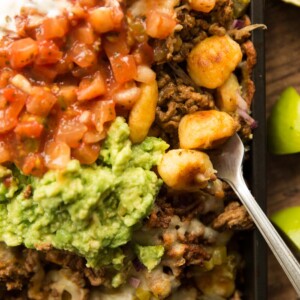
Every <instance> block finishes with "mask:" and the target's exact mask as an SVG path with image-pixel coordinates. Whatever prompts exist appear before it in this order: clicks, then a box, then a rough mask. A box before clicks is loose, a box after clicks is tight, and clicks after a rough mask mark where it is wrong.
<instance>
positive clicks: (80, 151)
mask: <svg viewBox="0 0 300 300" xmlns="http://www.w3.org/2000/svg"><path fill="white" fill-rule="evenodd" d="M99 152H100V145H99V144H85V143H81V144H80V146H79V147H78V148H75V149H72V157H74V158H75V159H78V160H79V161H80V163H82V164H87V165H89V164H92V163H94V162H95V161H96V160H97V158H98V157H99Z"/></svg>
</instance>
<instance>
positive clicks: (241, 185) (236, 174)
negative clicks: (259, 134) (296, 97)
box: [210, 134, 300, 296]
mask: <svg viewBox="0 0 300 300" xmlns="http://www.w3.org/2000/svg"><path fill="white" fill-rule="evenodd" d="M244 152H245V149H244V145H243V143H242V141H241V139H240V138H239V136H238V135H237V134H235V135H234V136H232V137H231V138H230V139H229V140H228V141H227V142H226V143H225V144H224V145H223V146H221V147H220V148H219V149H217V150H216V151H212V152H211V154H210V158H211V161H212V163H213V166H214V168H215V169H216V170H217V176H218V177H219V178H220V179H223V180H224V181H226V182H227V183H228V184H229V185H230V186H231V187H232V189H233V190H234V191H235V193H236V194H237V196H238V197H239V198H240V200H241V202H242V203H243V205H244V206H245V208H246V209H247V211H248V213H249V215H250V216H251V217H252V219H253V221H254V223H255V225H256V227H257V228H258V229H259V231H260V232H261V234H262V236H263V237H264V239H265V241H266V242H267V244H268V245H269V247H270V249H271V250H272V252H273V253H274V255H275V257H276V258H277V260H278V262H279V263H280V265H281V267H282V269H283V270H284V272H285V273H286V275H287V277H288V278H289V280H290V282H291V283H292V285H293V287H294V288H295V290H296V292H297V294H298V296H300V264H299V262H298V261H297V259H296V258H295V256H294V255H293V254H292V252H291V251H290V249H289V248H288V247H287V245H286V244H285V242H284V241H283V240H282V238H281V237H280V235H279V234H278V233H277V231H276V229H275V228H274V226H273V225H272V223H271V222H270V221H269V219H268V217H267V216H266V215H265V213H264V212H263V211H262V209H261V208H260V206H259V205H258V204H257V202H256V201H255V199H254V197H253V196H252V194H251V192H250V191H249V189H248V187H247V185H246V183H245V180H244V177H243V173H242V162H243V157H244Z"/></svg>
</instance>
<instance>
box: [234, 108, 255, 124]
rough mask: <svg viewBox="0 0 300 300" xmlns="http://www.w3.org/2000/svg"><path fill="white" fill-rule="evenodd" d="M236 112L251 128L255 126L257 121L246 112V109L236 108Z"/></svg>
mask: <svg viewBox="0 0 300 300" xmlns="http://www.w3.org/2000/svg"><path fill="white" fill-rule="evenodd" d="M237 113H238V114H239V115H240V116H241V117H242V118H243V119H244V120H245V122H246V123H247V124H249V125H250V126H251V128H252V129H254V128H256V127H257V122H256V121H255V120H254V119H253V118H252V117H251V116H250V115H249V114H248V112H247V111H244V110H242V109H240V108H238V109H237Z"/></svg>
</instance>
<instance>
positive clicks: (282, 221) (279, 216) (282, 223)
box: [271, 206, 300, 250]
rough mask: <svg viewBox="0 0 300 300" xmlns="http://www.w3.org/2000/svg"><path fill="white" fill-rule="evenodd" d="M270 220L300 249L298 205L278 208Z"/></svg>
mask: <svg viewBox="0 0 300 300" xmlns="http://www.w3.org/2000/svg"><path fill="white" fill-rule="evenodd" d="M271 220H272V222H273V223H274V224H275V225H276V226H278V227H279V228H280V229H281V230H282V231H283V232H284V233H285V234H286V235H287V236H288V237H289V238H290V240H291V241H292V242H293V243H294V244H295V245H296V247H297V248H298V250H300V206H294V207H289V208H285V209H283V210H280V211H278V212H276V213H275V214H274V215H273V216H272V217H271Z"/></svg>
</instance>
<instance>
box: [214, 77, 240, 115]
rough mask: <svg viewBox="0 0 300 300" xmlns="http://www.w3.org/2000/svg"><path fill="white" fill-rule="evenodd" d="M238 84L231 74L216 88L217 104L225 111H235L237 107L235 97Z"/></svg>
mask: <svg viewBox="0 0 300 300" xmlns="http://www.w3.org/2000/svg"><path fill="white" fill-rule="evenodd" d="M240 89H241V88H240V85H239V82H238V80H237V78H236V76H235V75H234V74H231V75H230V76H229V78H228V79H227V80H226V81H225V83H224V84H223V85H222V86H220V87H219V88H218V89H217V99H216V100H217V106H218V108H219V109H220V110H222V111H226V112H235V111H236V110H237V108H238V104H237V97H238V93H240Z"/></svg>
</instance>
